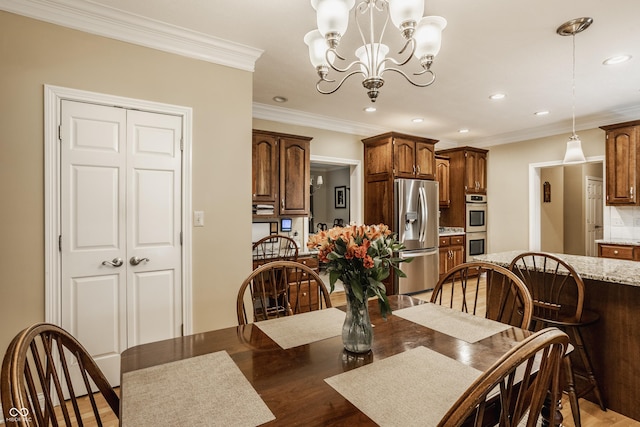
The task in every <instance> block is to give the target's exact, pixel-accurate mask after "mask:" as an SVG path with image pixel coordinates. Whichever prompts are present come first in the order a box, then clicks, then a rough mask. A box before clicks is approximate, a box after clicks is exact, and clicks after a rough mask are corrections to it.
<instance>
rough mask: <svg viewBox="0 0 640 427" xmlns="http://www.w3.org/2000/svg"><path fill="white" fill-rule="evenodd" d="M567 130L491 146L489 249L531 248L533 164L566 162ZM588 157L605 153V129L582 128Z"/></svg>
mask: <svg viewBox="0 0 640 427" xmlns="http://www.w3.org/2000/svg"><path fill="white" fill-rule="evenodd" d="M569 130H570V127H567V131H568V132H567V133H566V134H562V135H557V136H553V137H547V138H539V139H534V140H530V141H524V142H518V143H513V144H504V145H496V146H492V147H489V154H488V166H487V180H488V182H487V196H488V199H489V212H488V216H489V218H488V251H489V252H501V251H508V250H526V249H529V164H531V163H545V162H553V161H562V159H563V158H564V152H565V149H566V142H567V140H568V139H569V136H570V135H569ZM578 135H579V136H580V139H581V140H582V148H583V150H584V153H585V156H586V157H592V156H604V136H605V134H604V131H603V130H601V129H591V130H583V131H579V132H578Z"/></svg>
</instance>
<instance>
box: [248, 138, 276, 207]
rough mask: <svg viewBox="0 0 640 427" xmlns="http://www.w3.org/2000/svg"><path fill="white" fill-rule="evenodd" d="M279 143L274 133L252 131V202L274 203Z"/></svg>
mask: <svg viewBox="0 0 640 427" xmlns="http://www.w3.org/2000/svg"><path fill="white" fill-rule="evenodd" d="M279 153H280V152H279V145H278V138H277V137H276V136H274V135H270V134H263V133H256V132H254V133H253V146H252V161H253V167H252V174H253V179H252V190H253V202H254V203H262V204H275V203H276V202H277V200H278V187H279V185H280V184H279V179H280V175H279V168H278V162H279Z"/></svg>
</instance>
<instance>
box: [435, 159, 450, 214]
mask: <svg viewBox="0 0 640 427" xmlns="http://www.w3.org/2000/svg"><path fill="white" fill-rule="evenodd" d="M436 181H438V198H439V202H440V203H439V204H440V207H441V208H448V207H449V206H450V205H451V193H450V192H449V158H448V157H445V156H436Z"/></svg>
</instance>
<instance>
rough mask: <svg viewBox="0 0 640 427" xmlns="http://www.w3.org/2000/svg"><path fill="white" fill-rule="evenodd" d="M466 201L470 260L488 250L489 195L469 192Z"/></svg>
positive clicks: (467, 249) (468, 258)
mask: <svg viewBox="0 0 640 427" xmlns="http://www.w3.org/2000/svg"><path fill="white" fill-rule="evenodd" d="M465 202H466V203H465V231H466V236H465V238H466V241H467V247H466V257H467V261H470V260H471V259H472V258H473V257H474V256H477V255H483V254H485V253H486V250H487V196H486V195H484V194H467V195H466V196H465Z"/></svg>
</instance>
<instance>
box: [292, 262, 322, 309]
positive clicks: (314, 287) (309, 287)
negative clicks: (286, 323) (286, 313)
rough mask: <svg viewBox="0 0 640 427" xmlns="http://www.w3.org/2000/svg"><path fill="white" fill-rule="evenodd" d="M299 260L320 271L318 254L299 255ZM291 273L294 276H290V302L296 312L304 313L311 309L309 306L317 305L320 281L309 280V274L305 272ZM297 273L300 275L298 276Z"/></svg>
mask: <svg viewBox="0 0 640 427" xmlns="http://www.w3.org/2000/svg"><path fill="white" fill-rule="evenodd" d="M298 262H299V263H301V264H304V265H306V266H307V267H309V268H311V269H313V270H314V271H315V272H316V273H317V272H318V258H317V257H316V256H312V255H309V256H301V257H298ZM291 274H292V275H293V276H290V277H289V282H290V284H289V304H291V308H292V310H293V311H294V313H304V312H307V311H309V307H317V306H318V298H320V291H319V290H318V283H316V281H315V280H307V279H308V277H307V276H308V274H307V273H305V272H298V273H291ZM296 274H297V275H300V277H296V276H295V275H296ZM298 283H300V286H298Z"/></svg>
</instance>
